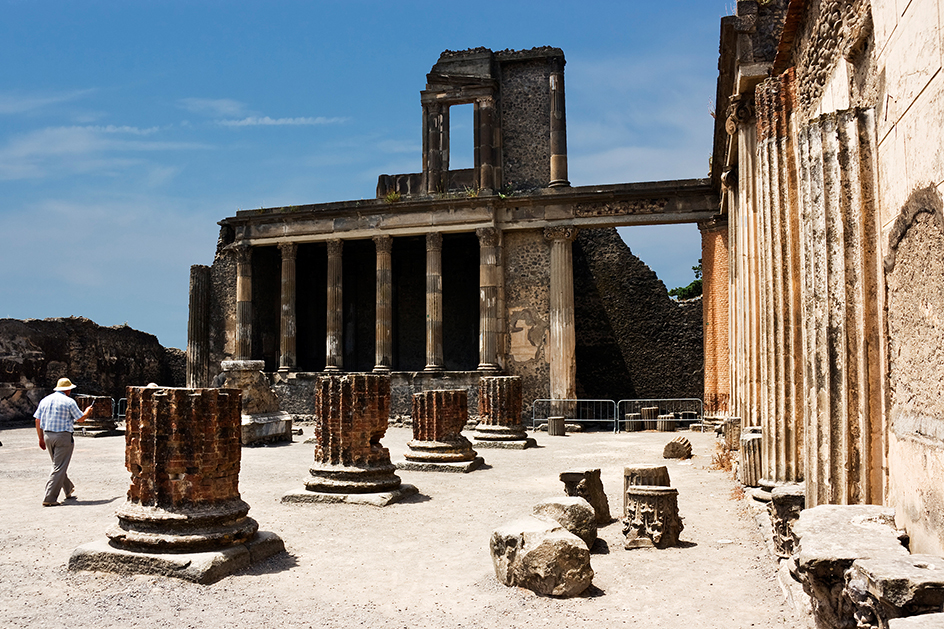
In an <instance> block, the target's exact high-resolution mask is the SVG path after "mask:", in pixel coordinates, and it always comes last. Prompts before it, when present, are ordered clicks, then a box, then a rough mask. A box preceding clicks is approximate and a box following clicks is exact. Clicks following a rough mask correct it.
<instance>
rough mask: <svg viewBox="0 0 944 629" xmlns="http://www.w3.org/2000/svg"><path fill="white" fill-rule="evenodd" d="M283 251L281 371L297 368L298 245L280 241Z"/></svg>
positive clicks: (280, 247) (280, 248)
mask: <svg viewBox="0 0 944 629" xmlns="http://www.w3.org/2000/svg"><path fill="white" fill-rule="evenodd" d="M279 251H281V252H282V320H281V337H280V342H279V350H280V351H279V371H291V370H293V369H295V358H296V355H295V339H296V333H297V332H296V326H295V256H296V255H297V253H298V245H296V244H295V243H294V242H283V243H279Z"/></svg>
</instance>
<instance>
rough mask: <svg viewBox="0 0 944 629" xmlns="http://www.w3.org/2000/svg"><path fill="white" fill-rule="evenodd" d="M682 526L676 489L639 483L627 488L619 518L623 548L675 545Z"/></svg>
mask: <svg viewBox="0 0 944 629" xmlns="http://www.w3.org/2000/svg"><path fill="white" fill-rule="evenodd" d="M683 528H684V525H683V524H682V518H681V517H679V511H678V490H677V489H674V488H672V487H657V486H645V485H639V486H632V487H630V488H629V489H628V490H627V492H626V517H625V518H624V519H623V535H624V536H625V537H626V542H625V544H624V547H625V548H626V549H630V548H651V547H653V546H655V547H656V548H668V547H669V546H677V545H678V541H679V533H681V532H682V529H683Z"/></svg>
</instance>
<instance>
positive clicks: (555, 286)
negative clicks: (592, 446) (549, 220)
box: [544, 226, 577, 400]
mask: <svg viewBox="0 0 944 629" xmlns="http://www.w3.org/2000/svg"><path fill="white" fill-rule="evenodd" d="M544 237H545V238H546V239H547V240H549V241H550V243H551V286H550V302H551V303H550V307H551V312H550V319H551V330H550V351H549V353H548V360H549V361H550V372H551V373H550V376H551V382H550V385H551V386H550V388H551V399H552V400H572V399H574V398H575V397H576V395H577V393H576V391H577V363H576V359H575V356H574V351H575V347H576V337H575V335H574V254H573V249H572V243H573V241H574V238H576V237H577V228H576V227H571V226H563V227H545V228H544Z"/></svg>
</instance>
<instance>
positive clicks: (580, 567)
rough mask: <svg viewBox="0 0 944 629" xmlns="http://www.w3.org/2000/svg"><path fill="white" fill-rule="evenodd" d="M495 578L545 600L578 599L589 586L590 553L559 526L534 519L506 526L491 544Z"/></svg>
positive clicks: (574, 537) (585, 546) (492, 538)
mask: <svg viewBox="0 0 944 629" xmlns="http://www.w3.org/2000/svg"><path fill="white" fill-rule="evenodd" d="M489 550H490V551H491V555H492V564H493V565H494V567H495V576H496V577H497V578H498V580H499V581H501V582H502V583H503V584H505V585H507V586H517V587H523V588H527V589H529V590H531V591H533V592H535V593H537V594H541V595H545V596H564V597H567V596H577V595H579V594H580V593H582V592H583V591H584V590H586V589H587V588H588V587H589V586H590V582H591V581H592V580H593V569H592V568H591V567H590V550H589V549H588V548H587V545H586V544H585V543H584V542H583V540H581V539H580V538H579V537H577V536H576V535H574V534H573V533H570V532H569V531H567V530H566V529H564V528H563V527H561V526H560V525H558V524H554V523H552V522H549V521H547V520H542V519H538V518H534V517H529V518H526V519H522V520H519V521H517V522H513V523H511V524H506V525H504V526H502V527H500V528H498V529H496V530H495V531H494V532H493V533H492V537H491V541H490V543H489Z"/></svg>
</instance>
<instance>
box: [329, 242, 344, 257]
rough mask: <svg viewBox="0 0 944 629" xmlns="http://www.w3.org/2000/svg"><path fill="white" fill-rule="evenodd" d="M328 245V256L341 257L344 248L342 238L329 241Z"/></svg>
mask: <svg viewBox="0 0 944 629" xmlns="http://www.w3.org/2000/svg"><path fill="white" fill-rule="evenodd" d="M327 244H328V255H329V256H339V255H341V250H342V249H343V247H344V241H343V240H341V239H340V238H332V239H331V240H328V241H327Z"/></svg>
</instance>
